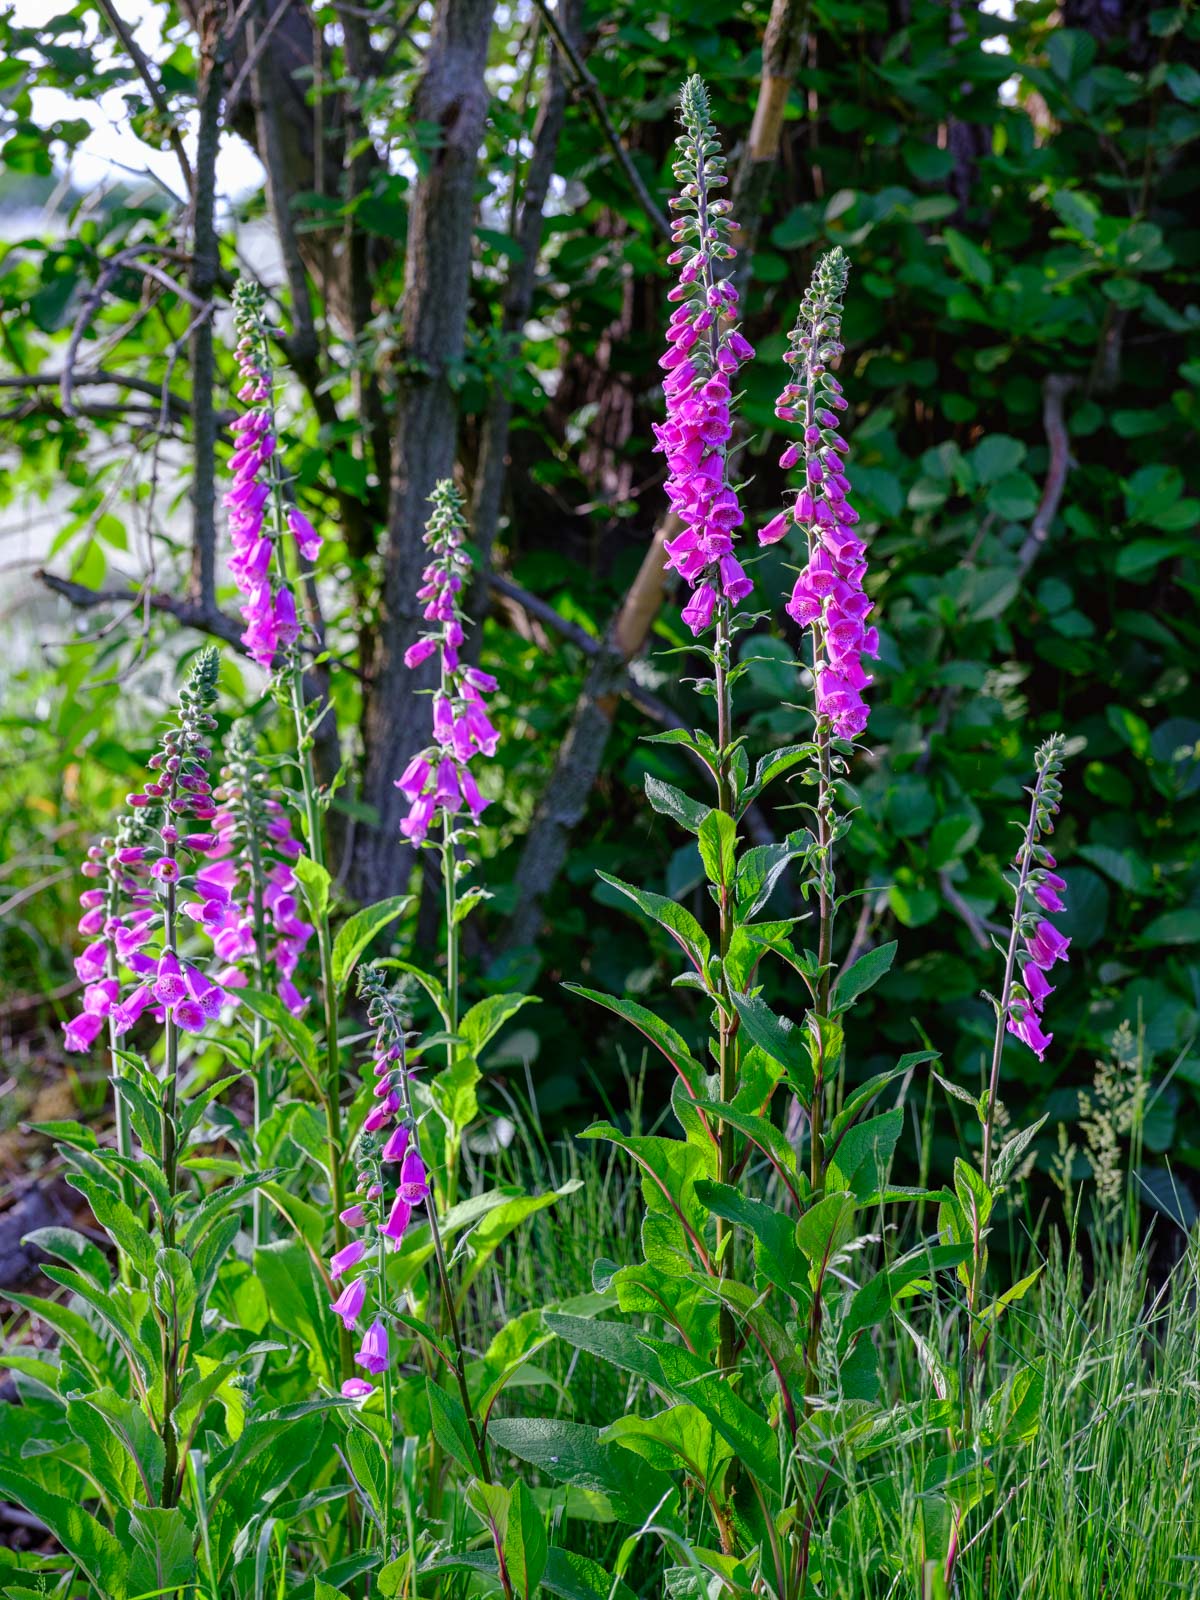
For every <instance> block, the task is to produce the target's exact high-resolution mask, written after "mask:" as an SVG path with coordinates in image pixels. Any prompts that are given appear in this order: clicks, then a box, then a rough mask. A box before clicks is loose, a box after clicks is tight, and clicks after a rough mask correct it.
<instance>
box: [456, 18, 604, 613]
mask: <svg viewBox="0 0 1200 1600" xmlns="http://www.w3.org/2000/svg"><path fill="white" fill-rule="evenodd" d="M582 9H583V6H582V0H560V3H559V14H558V25H559V27H560V29H561V30H562V33H563V36H564V37H565V38H566V39H567V40H568V42H569V43H570V44H571V46H572V48H577V47H578V32H579V17H580V13H581V11H582ZM567 88H568V85H567V77H566V73H565V71H564V69H563V60H562V56H561V54H560V52H559V51H558V50H556V49H551V50H550V51H549V59H548V61H547V63H546V81H545V85H544V87H543V90H542V98H541V103H540V104H539V106H538V115H537V122H536V124H535V126H534V130H533V154H532V155H531V156H530V159H529V165H528V167H527V168H526V171H525V180H524V189H523V194H522V198H521V206H520V211H519V213H518V217H517V227H516V237H515V241H514V242H515V244H516V247H517V253H516V256H515V259H514V261H513V263H512V267H511V270H510V272H509V277H508V283H507V284H506V286H505V291H504V307H503V311H502V313H501V320H500V338H501V343H502V346H503V348H504V351H505V354H509V353H510V352H511V353H512V354H514V355H519V353H520V340H521V334H522V332H523V330H524V327H525V324H526V322H527V321H528V320H529V312H530V308H531V306H532V305H533V291H534V285H535V283H536V281H537V264H538V252H539V250H540V248H541V243H542V230H543V227H544V225H545V217H544V208H545V205H546V196H547V194H548V193H549V189H550V179H551V178H552V177H553V176H554V160H555V157H556V155H557V154H558V141H559V136H560V134H561V133H562V125H563V117H564V114H565V112H566V107H567ZM512 414H513V402H512V392H511V390H510V389H509V386H508V385H507V384H505V383H497V384H496V385H495V386H494V388H493V390H492V394H491V396H490V398H489V401H488V409H487V414H486V416H485V417H484V421H483V428H482V431H481V434H480V441H479V461H478V465H477V467H476V472H475V489H474V494H473V496H472V503H471V525H472V531H473V533H474V535H475V540H476V543H477V544H478V545H479V547H480V552H481V556H482V561H481V570H480V572H479V575H478V578H477V580H476V581H477V586H478V587H477V594H478V597H479V606H480V609H481V610H482V609H484V608H486V605H487V600H488V592H487V576H488V572H489V570H490V567H491V559H492V546H493V544H494V543H495V539H496V530H497V528H498V527H499V524H500V508H501V504H502V502H503V498H504V484H505V480H506V478H507V476H508V442H509V431H510V428H511V425H512Z"/></svg>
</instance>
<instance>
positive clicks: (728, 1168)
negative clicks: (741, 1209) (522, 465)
mask: <svg viewBox="0 0 1200 1600" xmlns="http://www.w3.org/2000/svg"><path fill="white" fill-rule="evenodd" d="M729 622H730V607H729V602H728V600H725V599H722V600H721V601H720V602H719V604H718V607H717V627H716V643H715V649H714V657H715V664H714V670H713V676H714V680H715V688H716V700H717V809H718V810H719V811H723V812H725V813H726V815H728V816H732V811H733V801H732V795H731V786H730V782H729V745H730V737H731V722H732V713H733V706H732V695H731V694H730V688H729V679H728V669H729V658H730V654H731V650H732V643H731V638H730V628H729ZM732 936H733V916H732V907H731V904H730V885H729V884H726V883H722V884H721V885H720V889H719V900H718V935H717V937H718V948H719V950H720V955H721V961H722V963H724V961H725V958H726V956H728V954H729V944H730V940H731V938H732ZM726 987H728V986H726ZM717 1069H718V1072H719V1074H720V1085H721V1091H720V1092H721V1101H722V1103H723V1104H724V1105H729V1104H730V1103H731V1102H732V1100H733V1098H734V1096H735V1094H736V1093H737V1078H738V1070H737V1042H736V1014H735V1012H734V1010H733V1003H732V1000H731V999H730V998H729V995H728V993H726V994H725V995H723V996H722V997H721V999H720V1000H719V1001H718V1005H717ZM734 1160H735V1150H734V1127H733V1124H732V1123H731V1122H722V1124H721V1133H720V1142H719V1144H718V1146H717V1182H718V1183H728V1182H729V1181H730V1177H731V1174H732V1172H733V1164H734ZM716 1228H717V1237H716V1256H717V1273H718V1276H719V1278H721V1279H726V1278H728V1277H729V1276H730V1275H731V1273H732V1269H733V1239H732V1237H731V1230H730V1224H729V1223H728V1222H727V1221H726V1219H725V1218H724V1217H721V1216H718V1217H717V1219H716ZM717 1330H718V1331H717V1365H718V1366H719V1368H720V1370H721V1371H722V1372H728V1371H730V1370H731V1369H732V1367H733V1362H734V1343H735V1339H736V1329H735V1327H734V1320H733V1313H732V1312H731V1310H730V1308H729V1307H728V1306H727V1305H725V1304H724V1303H723V1302H722V1305H721V1309H720V1312H719V1315H718V1324H717Z"/></svg>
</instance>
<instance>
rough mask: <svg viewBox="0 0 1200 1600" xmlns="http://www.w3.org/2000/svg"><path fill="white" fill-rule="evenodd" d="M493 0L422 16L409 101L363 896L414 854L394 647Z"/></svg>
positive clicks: (457, 356) (423, 675)
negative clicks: (413, 140) (419, 73)
mask: <svg viewBox="0 0 1200 1600" xmlns="http://www.w3.org/2000/svg"><path fill="white" fill-rule="evenodd" d="M492 11H493V0H447V3H446V4H444V5H442V6H440V7H439V8H438V11H437V15H436V20H435V22H434V30H433V36H432V38H431V39H430V44H429V53H428V55H427V57H426V65H425V72H424V75H423V77H422V79H421V83H420V87H419V88H418V90H417V94H416V97H415V101H414V105H413V117H414V120H415V121H417V122H426V123H431V124H433V125H435V126H437V127H440V129H441V143H440V144H439V145H438V147H437V148H436V149H435V150H433V151H432V152H431V153H430V155H429V156H428V158H427V159H428V166H427V167H426V169H425V170H424V171H423V172H422V174H421V177H420V179H419V180H418V182H417V185H416V189H415V192H414V197H413V202H412V208H411V211H410V213H409V222H408V239H407V245H408V250H407V257H406V260H405V282H404V303H403V308H402V323H401V336H402V354H401V358H400V359H401V361H402V363H403V365H402V368H401V371H400V373H399V386H398V387H399V393H398V401H397V408H396V423H395V434H394V437H393V445H392V451H393V453H392V474H391V493H390V508H389V516H388V542H387V548H386V552H385V557H384V574H383V592H382V595H381V603H380V614H379V622H378V627H377V629H376V631H375V634H374V637H373V638H372V639H370V640H368V641H364V643H365V645H366V646H367V649H368V659H367V662H366V665H367V669H368V682H367V692H366V698H365V705H364V715H363V737H364V746H365V750H364V756H365V766H364V774H363V799H364V800H365V801H366V802H367V804H368V805H370V806H372V807H374V809H375V811H376V813H377V814H378V823H377V825H376V826H374V827H371V828H361V829H360V830H359V832H358V836H357V839H356V842H355V852H354V860H353V863H352V866H351V890H352V892H353V893H354V894H355V895H356V896H357V897H358V898H359V899H360V900H363V901H369V900H374V899H377V898H378V897H379V896H381V895H388V894H395V893H397V892H399V890H400V889H401V888H402V887H403V884H404V883H405V881H406V880H407V877H408V874H409V869H410V867H411V865H412V856H411V853H410V852H409V850H408V848H407V847H406V846H403V845H402V843H401V840H400V822H401V819H402V817H403V815H404V811H405V809H406V808H405V805H404V801H403V797H402V796H401V795H400V794H399V793H398V791H397V790H396V788H395V779H396V778H397V777H398V775H399V773H400V771H401V769H402V767H403V766H404V763H405V762H406V761H407V760H408V758H409V756H410V755H412V754H413V753H414V752H415V751H416V750H419V749H421V748H422V747H423V746H424V745H426V744H427V743H428V741H429V703H428V700H427V699H426V698H425V697H424V696H423V695H419V694H417V693H415V691H416V690H418V689H421V688H428V687H429V686H430V685H431V683H432V677H431V676H429V674H428V672H409V670H408V668H407V667H406V666H405V665H404V652H405V650H406V649H407V648H408V646H409V645H410V644H411V643H412V642H413V640H414V639H415V638H416V636H417V633H418V631H419V627H420V622H421V615H420V608H419V606H418V604H417V600H416V591H417V588H418V585H419V583H420V576H421V569H422V567H423V566H424V561H425V549H424V546H423V544H422V542H421V535H422V532H423V530H424V527H425V521H426V518H427V517H428V515H429V496H430V494H431V493H432V492H433V487H434V485H435V484H436V483H437V482H438V480H439V479H440V478H448V477H450V476H451V475H452V473H453V471H454V458H455V448H456V444H457V434H458V406H457V400H456V397H455V390H454V374H455V368H456V367H457V365H458V364H459V363H460V362H461V360H462V357H463V353H464V349H465V343H466V328H467V308H468V299H469V291H470V279H471V241H472V236H473V232H474V223H475V184H476V178H477V175H478V156H479V145H480V141H481V139H482V137H483V126H484V118H485V116H486V113H487V103H488V102H487V89H486V86H485V83H484V69H485V67H486V64H487V51H488V42H489V39H490V36H491V28H492Z"/></svg>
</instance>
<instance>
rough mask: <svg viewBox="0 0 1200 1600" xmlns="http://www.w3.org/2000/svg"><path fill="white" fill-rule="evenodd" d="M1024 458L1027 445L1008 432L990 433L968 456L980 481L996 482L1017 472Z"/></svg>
mask: <svg viewBox="0 0 1200 1600" xmlns="http://www.w3.org/2000/svg"><path fill="white" fill-rule="evenodd" d="M1024 459H1025V446H1024V445H1023V444H1022V443H1021V441H1020V439H1014V438H1012V437H1011V436H1010V435H1009V434H1007V433H989V434H988V435H987V436H986V438H983V439H981V440H980V441H979V443H978V444H977V445H976V446H975V448H974V449H973V450H972V451H971V453H970V455H969V456H968V457H967V460H968V461H969V462H970V463H971V465H972V467H973V468H974V469H975V476H976V477H977V478H978V479H979V481H980V483H995V482H996V480H997V479H998V478H1003V477H1004V476H1005V475H1006V474H1007V473H1010V472H1015V471H1016V470H1017V468H1018V467H1019V466H1020V465H1021V463H1022V461H1024Z"/></svg>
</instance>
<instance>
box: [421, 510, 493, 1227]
mask: <svg viewBox="0 0 1200 1600" xmlns="http://www.w3.org/2000/svg"><path fill="white" fill-rule="evenodd" d="M430 504H431V505H432V507H433V510H432V512H431V514H430V518H429V522H428V524H427V526H426V529H425V545H426V548H427V549H428V551H429V553H430V560H429V562H428V564H427V565H426V567H425V570H424V572H423V574H422V578H421V587H420V589H419V590H418V591H417V598H418V599H419V600H420V601H422V602H423V609H422V616H423V618H424V620H425V622H426V623H427V624H428V626H427V627H426V628H425V629H424V630H423V631H422V633H421V635H420V637H419V638H418V640H417V641H416V643H415V644H413V645H411V646H410V647H409V649H408V651H407V652H406V654H405V662H406V664H407V665H408V667H409V668H416V667H418V666H420V665H421V663H422V662H424V661H427V660H429V659H430V657H431V656H436V657H437V661H438V669H439V672H438V686H437V688H436V690H435V691H434V694H433V716H432V735H433V738H432V742H431V743H430V744H429V745H428V746H426V747H425V749H423V750H421V751H419V752H418V753H417V754H416V755H415V756H413V757H412V759H411V760H410V761H409V763H408V765H407V766H406V767H405V769H404V771H403V772H402V773H401V775H400V777H399V778H397V779H396V787H397V788H398V789H399V790H400V791H401V792H402V793H403V794H404V797H405V799H406V800H408V801H409V803H410V806H411V809H410V811H409V814H408V816H407V817H406V818H405V819H404V821H403V822H402V823H401V825H400V830H401V832H402V833H403V835H404V837H405V838H406V839H408V840H409V842H410V843H411V844H414V845H419V846H420V845H426V844H427V843H428V842H429V833H430V830H431V829H432V830H434V831H435V833H436V834H438V835H440V837H439V839H438V844H437V848H438V849H439V852H440V858H441V859H440V865H441V878H442V893H443V898H444V902H445V918H446V982H445V988H444V995H445V1001H446V1006H445V1022H446V1028H447V1031H448V1033H449V1034H450V1035H451V1036H452V1040H451V1043H449V1044H448V1045H447V1047H446V1048H447V1056H446V1065H447V1069H448V1070H449V1069H451V1068H452V1067H453V1064H454V1052H455V1045H454V1043H453V1036H454V1035H455V1034H457V1032H458V1027H459V1013H460V1006H459V943H460V929H461V926H462V922H463V919H464V917H466V916H468V915H469V914H470V912H471V910H472V909H473V908H474V907H475V906H476V905H478V904H479V902H480V900H482V899H483V898H485V891H484V890H482V889H479V888H475V889H470V890H468V891H467V893H466V894H463V895H461V896H460V888H461V885H462V882H463V880H464V878H465V876H466V875H467V873H468V872H469V870H470V869H469V863H468V862H467V860H466V859H465V858H464V857H463V855H462V852H461V851H460V848H459V847H460V845H461V844H462V843H463V842H464V841H465V840H466V838H467V837H468V835H469V834H470V831H471V829H472V828H473V826H474V825H475V824H477V823H478V822H479V820H480V818H481V817H482V815H483V812H484V809H485V808H486V807H487V805H488V804H489V801H488V800H487V799H485V798H484V796H483V795H482V794H481V793H480V790H479V785H478V784H477V782H476V780H475V776H474V773H473V772H472V770H471V764H472V762H473V761H474V759H475V757H476V756H479V755H483V756H492V755H495V753H496V747H497V745H498V743H499V735H498V734H497V732H496V729H495V727H494V726H493V725H492V722H491V719H490V718H489V716H488V713H487V706H486V702H485V700H484V696H485V695H487V694H490V693H492V692H493V691H494V690H495V688H496V680H495V678H493V677H492V676H491V675H490V674H489V673H486V672H481V671H480V670H479V669H478V668H477V667H473V666H470V665H468V664H466V663H465V662H464V661H463V659H462V655H461V652H462V648H463V644H464V642H465V638H466V634H465V622H466V614H465V611H464V608H463V599H464V586H465V584H466V582H467V580H468V578H469V575H470V571H471V558H470V555H469V554H468V552H467V550H466V549H465V542H466V523H465V521H464V516H463V499H462V496H461V495H460V494H459V492H458V490H457V489H456V488H455V486H454V484H453V483H451V482H449V481H448V480H443V481H442V482H441V483H439V484H437V485H436V486H435V488H434V491H433V494H432V495H431V496H430ZM445 1182H446V1194H445V1199H446V1203H447V1204H448V1205H453V1204H454V1201H455V1198H456V1196H457V1189H458V1147H457V1142H456V1141H455V1140H453V1139H451V1140H449V1141H448V1142H447V1145H446V1163H445Z"/></svg>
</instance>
